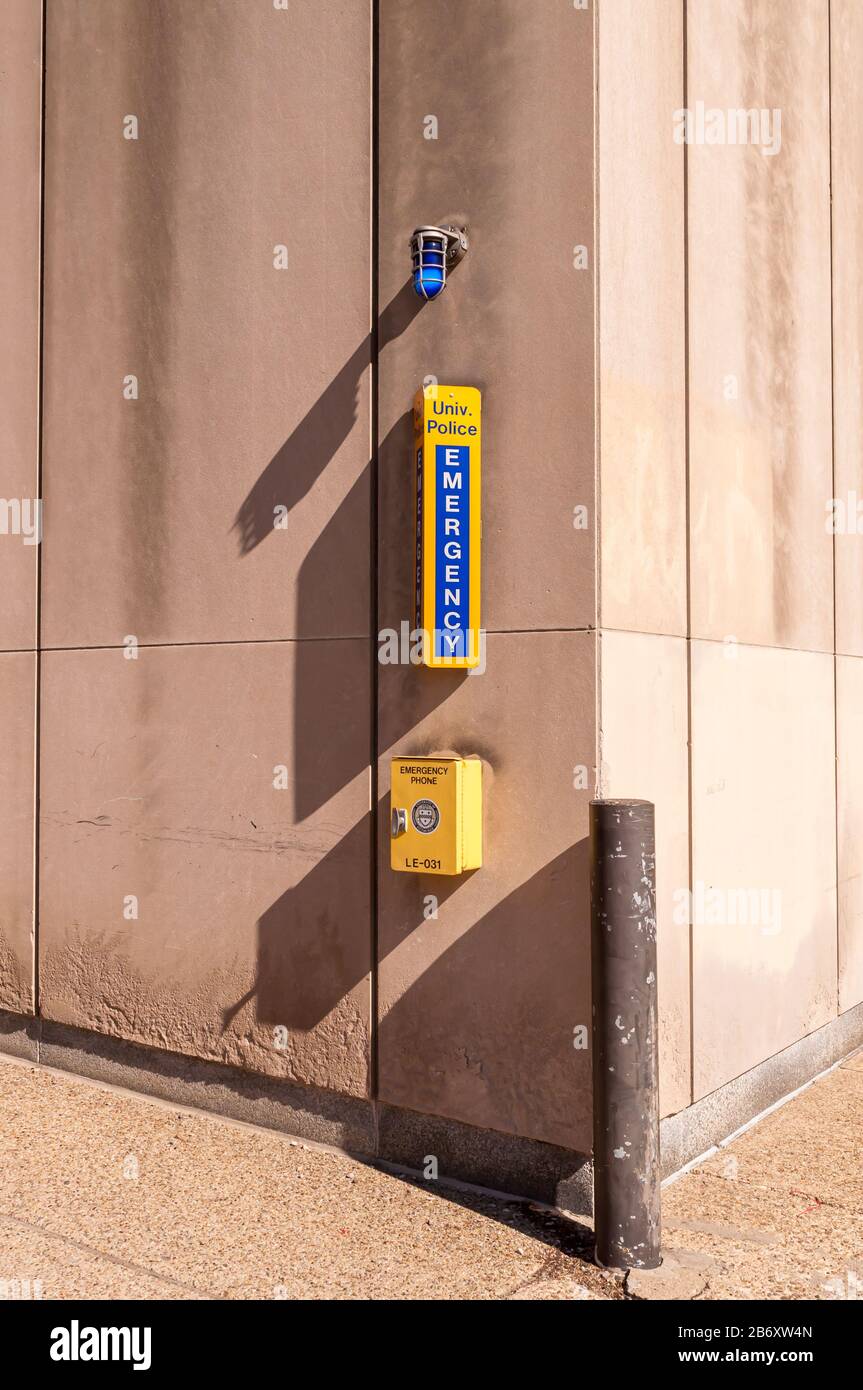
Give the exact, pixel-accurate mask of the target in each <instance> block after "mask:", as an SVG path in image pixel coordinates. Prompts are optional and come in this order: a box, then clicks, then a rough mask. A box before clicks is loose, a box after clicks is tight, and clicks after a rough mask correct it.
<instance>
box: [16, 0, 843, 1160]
mask: <svg viewBox="0 0 863 1390" xmlns="http://www.w3.org/2000/svg"><path fill="white" fill-rule="evenodd" d="M47 13H48V27H47V33H46V35H45V36H44V41H45V55H46V62H45V64H44V67H43V62H42V35H41V32H40V25H41V4H40V3H39V0H8V3H7V5H6V6H5V7H4V8H3V12H2V15H0V40H2V46H3V50H4V54H5V55H6V58H5V59H4V73H3V76H2V82H0V100H2V114H3V117H4V119H3V120H2V122H0V165H2V174H3V180H4V189H5V190H7V193H8V198H7V206H6V207H5V208H4V212H3V216H2V220H0V276H2V279H3V286H2V289H3V294H2V296H0V303H2V312H3V314H4V316H5V317H4V320H3V324H2V330H0V365H2V368H3V370H2V371H0V400H2V407H3V416H2V430H3V438H2V445H3V475H2V487H0V493H2V494H3V495H4V496H6V497H7V498H9V497H11V498H15V497H19V498H22V499H23V498H33V497H35V496H36V495H37V493H38V491H39V486H40V483H39V478H38V469H39V464H40V458H41V493H42V496H43V497H44V503H45V512H44V543H43V545H42V547H41V552H40V551H39V548H38V547H36V546H25V545H23V544H22V543H21V542H20V538H15V537H11V536H3V537H0V582H2V585H3V596H4V602H3V605H2V611H0V735H2V744H0V748H2V755H0V816H2V824H0V1008H5V1009H9V1010H13V1011H17V1012H28V1011H32V1010H34V1009H38V1011H39V1012H40V1013H41V1014H42V1015H43V1016H44V1017H45V1018H46V1019H49V1020H54V1021H56V1022H59V1023H66V1024H72V1025H75V1026H77V1027H82V1028H86V1029H92V1030H96V1031H98V1032H101V1033H105V1034H108V1035H110V1036H114V1037H119V1038H127V1039H131V1040H133V1041H138V1042H143V1043H146V1044H149V1045H151V1046H155V1047H158V1048H163V1049H166V1050H171V1051H175V1052H179V1053H185V1054H189V1055H192V1056H200V1057H204V1058H211V1059H217V1060H221V1061H226V1062H229V1063H233V1064H236V1065H239V1066H241V1067H244V1068H246V1069H248V1070H250V1071H253V1072H255V1071H257V1072H265V1073H267V1074H268V1075H272V1076H277V1077H284V1078H287V1079H289V1080H291V1081H296V1082H301V1083H306V1084H309V1085H315V1086H319V1087H322V1088H325V1089H329V1090H332V1091H336V1092H341V1093H345V1094H348V1095H353V1096H360V1097H366V1096H377V1097H379V1098H380V1099H381V1100H382V1101H384V1102H388V1103H390V1104H393V1105H399V1106H404V1107H407V1108H409V1109H415V1110H418V1111H423V1112H427V1113H429V1114H433V1115H441V1116H444V1117H447V1118H449V1119H452V1120H456V1121H464V1122H467V1123H469V1124H473V1125H476V1126H480V1127H487V1128H489V1129H492V1130H498V1131H503V1132H506V1133H509V1134H515V1135H524V1136H527V1137H529V1138H532V1139H539V1140H545V1141H549V1142H551V1143H555V1144H560V1145H564V1146H569V1147H573V1148H576V1149H580V1150H586V1149H587V1148H589V1146H590V1129H591V1122H590V1113H591V1106H590V1060H589V1053H588V1052H586V1051H582V1050H579V1049H577V1048H575V1047H574V1046H573V1041H574V1030H575V1029H576V1028H577V1027H578V1025H580V1024H588V1023H589V994H588V980H589V961H588V937H589V932H588V885H587V825H588V802H589V800H590V797H591V795H593V794H594V791H595V789H596V787H597V786H598V787H599V788H600V789H601V791H602V792H604V793H606V794H611V795H620V796H626V795H634V796H646V797H650V798H651V799H653V800H654V801H655V802H656V807H657V829H658V852H659V912H660V943H659V950H660V958H659V970H660V982H661V988H660V1002H661V1015H662V1034H661V1048H662V1052H661V1090H662V1096H661V1100H662V1109H663V1113H665V1114H669V1113H672V1112H674V1111H677V1110H680V1109H681V1108H683V1107H685V1106H686V1105H687V1104H689V1103H690V1101H691V1100H693V1099H697V1098H699V1097H700V1096H702V1095H704V1094H705V1093H707V1092H708V1091H710V1090H712V1089H714V1088H716V1087H717V1086H719V1085H721V1084H722V1083H723V1082H725V1081H728V1080H730V1079H731V1078H733V1077H735V1076H737V1075H739V1074H740V1073H741V1072H743V1071H746V1070H747V1069H749V1068H751V1067H752V1066H754V1065H755V1064H756V1063H758V1062H759V1061H761V1060H762V1059H764V1058H766V1057H769V1056H771V1055H772V1054H773V1053H775V1052H776V1051H778V1050H780V1049H782V1048H783V1047H785V1046H787V1045H788V1044H789V1043H791V1042H793V1041H795V1040H796V1039H798V1038H800V1037H802V1036H804V1035H805V1034H806V1033H807V1032H809V1031H811V1030H813V1029H815V1028H817V1027H818V1026H819V1025H820V1024H822V1023H824V1022H827V1021H828V1020H830V1019H831V1018H834V1017H836V1015H837V1011H842V1010H845V1009H848V1008H849V1007H851V1006H852V1005H854V1004H856V1003H857V1002H858V1001H860V999H861V998H863V894H861V892H860V890H859V882H860V879H861V874H863V852H861V850H860V849H859V848H858V846H859V843H860V840H861V831H863V741H861V739H860V738H859V736H858V735H857V733H856V728H857V719H856V712H857V709H858V707H859V704H860V698H859V697H860V696H861V695H863V676H861V675H860V674H859V672H858V666H859V665H860V663H861V662H863V625H862V624H861V620H860V618H859V609H860V603H859V598H860V596H861V580H860V574H861V572H863V569H861V558H860V555H861V552H860V549H859V547H860V546H861V544H863V542H861V539H860V536H858V535H856V534H846V535H842V536H835V537H834V536H832V535H830V534H829V532H828V530H827V529H826V527H825V519H826V506H827V503H828V501H829V499H830V498H831V497H833V496H834V495H835V496H838V497H840V498H844V497H846V494H847V493H848V492H849V491H851V490H853V489H854V488H859V489H860V491H861V493H863V479H861V478H860V477H859V474H860V471H861V469H860V463H859V457H858V456H859V452H860V450H859V438H860V429H859V424H860V405H859V396H860V393H859V380H860V354H861V345H860V322H861V310H863V298H862V297H861V284H863V279H861V270H860V266H861V260H860V254H859V225H860V216H859V212H860V202H861V191H860V190H861V187H863V182H861V180H863V165H861V142H860V137H859V134H858V132H859V129H860V128H861V122H860V119H859V115H860V110H859V108H860V100H861V99H860V97H859V96H858V85H859V84H858V82H857V73H858V69H859V55H860V53H861V51H863V20H861V17H860V14H859V7H858V6H857V5H856V3H855V2H854V0H833V3H832V6H830V7H829V8H828V4H827V0H794V5H793V14H792V7H791V6H790V5H789V4H788V3H787V0H689V3H688V5H687V4H686V3H685V0H594V2H593V3H590V4H589V5H588V6H587V8H581V7H580V6H577V5H575V4H568V3H564V2H562V0H531V3H530V4H529V5H528V4H525V3H524V0H470V3H469V4H465V3H463V0H413V3H410V4H406V3H403V0H381V2H380V4H379V5H378V6H377V7H373V6H372V4H371V3H370V0H291V4H290V5H289V7H288V8H287V9H277V8H276V7H275V6H274V5H271V4H269V3H261V4H256V5H247V4H243V5H239V4H237V3H236V0H202V3H200V4H195V5H192V4H176V3H168V0H123V3H122V4H118V3H116V0H51V4H50V5H49V6H48V12H47ZM375 14H377V25H376V26H375V25H374V23H373V20H374V15H375ZM375 45H377V47H375ZM375 53H377V59H378V61H377V66H375V63H374V57H375ZM43 72H44V81H45V91H44V110H45V131H44V246H43V248H42V249H43V251H44V255H43V256H41V257H40V237H39V221H40V164H41V158H42V147H43V142H42V139H41V109H42V95H43V93H42V84H43ZM831 84H832V85H831ZM699 101H700V102H703V103H705V105H706V106H708V107H711V106H713V107H718V108H726V109H728V108H737V107H742V108H749V107H754V108H760V107H762V106H763V107H765V108H766V109H767V110H768V111H772V110H773V109H774V108H778V109H779V110H780V111H781V118H782V127H781V131H782V140H781V148H780V149H779V150H778V151H777V153H775V154H772V155H771V154H765V153H764V152H763V151H762V150H761V149H760V148H758V147H757V146H756V147H753V146H751V145H748V146H739V145H738V146H728V145H715V144H711V145H697V144H692V145H689V146H686V147H684V146H683V145H681V144H680V143H676V142H675V140H674V136H673V132H674V113H675V111H676V110H678V109H679V108H682V107H683V106H685V105H690V106H694V105H695V103H696V102H699ZM130 135H134V136H135V137H136V138H127V136H130ZM831 165H832V178H833V212H832V219H831V204H830V179H831ZM375 171H376V172H377V182H376V181H375V177H374V176H375ZM375 188H377V200H376V201H375V198H374V193H375ZM460 220H464V221H466V222H467V223H468V226H469V231H470V237H471V247H472V249H471V251H470V253H469V255H468V256H467V258H466V260H465V261H464V262H463V263H462V264H461V265H460V266H459V267H458V269H457V270H456V271H455V273H454V275H453V278H452V283H451V285H450V287H449V288H448V289H447V291H446V292H445V294H444V295H443V297H442V298H441V299H440V301H439V302H437V303H435V304H432V305H429V306H426V307H421V306H420V304H419V301H418V300H417V299H416V298H415V296H414V295H413V294H412V291H411V290H410V287H409V285H408V283H407V282H408V270H409V261H408V248H407V241H408V237H409V235H410V232H411V230H412V229H413V227H414V226H415V225H417V224H419V223H426V222H434V221H460ZM831 247H832V255H831ZM42 274H44V295H43V300H42V304H41V314H42V325H43V331H42V336H41V344H40V335H39V323H40V299H39V291H40V276H41V275H42ZM40 350H41V354H42V358H43V371H42V374H41V381H42V392H43V394H42V403H41V422H42V430H41V453H40V437H39V430H38V422H39V419H40V411H39V396H38V393H39V384H40V371H39V355H40ZM428 376H435V377H437V378H438V379H439V380H440V381H447V380H449V381H453V382H457V383H465V384H473V385H476V386H479V387H480V388H481V389H482V391H483V398H484V411H485V413H484V516H483V520H484V527H483V572H484V579H483V594H484V596H483V626H484V628H485V632H486V644H485V667H484V669H483V670H482V672H481V673H479V674H476V675H471V676H467V675H459V674H457V673H453V672H435V671H426V670H422V669H418V668H417V667H415V666H413V665H410V664H407V665H405V664H399V665H382V664H380V662H379V661H378V638H379V634H380V633H381V632H382V631H385V630H387V629H396V630H398V629H399V627H400V625H401V624H402V623H405V622H407V623H410V622H411V620H412V614H411V587H412V586H411V570H412V564H411V544H412V517H411V507H412V471H411V467H410V441H411V428H410V418H409V411H410V406H411V402H412V399H413V395H414V392H415V390H416V388H417V386H419V385H420V384H421V383H422V382H423V380H424V379H425V378H427V377H428ZM597 477H598V479H599V487H598V488H597ZM582 509H583V510H582ZM283 517H284V518H285V519H286V523H287V524H286V525H285V526H282V525H275V524H274V523H276V522H278V521H280V520H281V519H282V518H283ZM582 517H583V518H586V521H587V525H586V526H582V525H581V524H580V520H581V518H582ZM861 530H863V523H861ZM12 542H14V544H13V543H12ZM37 557H39V559H37ZM39 560H40V561H41V563H39ZM834 567H835V585H834ZM834 633H835V637H834ZM37 694H38V699H37ZM37 745H38V788H37V789H36V790H37V791H38V813H39V814H38V821H37V820H35V819H34V788H35V777H36V768H37V758H36V751H37ZM837 746H838V751H839V761H838V778H837V773H836V767H837V764H836V762H835V751H836V747H837ZM442 749H457V750H459V751H462V752H464V753H477V754H479V755H481V756H482V758H483V760H484V764H485V788H486V841H485V843H486V853H485V864H484V867H483V869H482V870H481V871H479V872H477V873H474V874H471V875H468V876H465V878H464V879H459V880H453V881H449V882H448V881H444V880H441V879H437V878H435V879H429V880H426V879H422V878H416V879H415V878H413V877H412V876H406V875H393V874H392V873H391V872H390V870H389V868H388V857H389V856H388V841H387V837H388V817H387V812H388V791H389V759H390V756H391V755H392V754H394V753H402V754H403V753H417V754H420V753H426V752H432V751H435V750H442ZM37 824H38V856H37V858H38V865H37V867H38V885H37V886H38V894H37V895H36V896H34V872H33V869H34V842H35V840H36V833H35V829H36V825H37ZM376 854H377V858H376V857H375V856H376ZM837 862H838V892H837ZM699 884H701V885H703V888H704V891H707V890H711V889H717V888H718V889H720V890H721V891H722V892H724V893H725V894H726V900H727V898H728V894H732V893H734V892H738V893H739V892H743V893H749V892H752V891H755V892H756V894H758V893H760V892H761V891H762V890H764V891H766V892H767V894H768V898H767V899H765V903H766V907H767V912H768V917H767V919H766V920H765V921H763V922H756V923H755V924H752V923H749V924H747V923H741V922H735V923H730V922H728V921H722V920H720V921H719V922H718V923H717V922H714V921H703V920H701V918H702V917H703V916H704V903H703V902H700V901H698V900H696V906H697V908H698V912H697V913H696V914H695V916H696V919H697V920H692V916H693V914H692V913H691V912H690V910H689V902H688V900H687V901H685V902H684V905H683V910H682V911H681V908H680V903H679V898H680V895H681V894H684V895H686V894H687V893H688V892H689V890H690V889H691V888H694V887H697V885H699ZM771 894H776V895H778V896H777V897H776V899H775V901H776V902H778V903H779V904H780V914H779V917H778V918H777V916H776V913H775V912H774V911H773V905H774V898H773V897H771V896H769V895H771ZM432 898H433V899H434V902H432V901H431V899H432ZM37 901H38V922H37V927H38V936H34V903H35V902H37ZM708 915H709V913H708ZM714 915H715V912H714ZM727 915H728V914H727V912H726V916H727ZM720 916H721V910H720ZM34 944H37V945H38V949H37V950H35V951H34Z"/></svg>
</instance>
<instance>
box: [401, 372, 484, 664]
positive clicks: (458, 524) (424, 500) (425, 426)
mask: <svg viewBox="0 0 863 1390" xmlns="http://www.w3.org/2000/svg"><path fill="white" fill-rule="evenodd" d="M481 428H482V422H481V397H480V393H479V391H478V390H477V388H476V387H475V386H429V387H427V388H426V389H425V390H420V391H418V392H417V394H416V399H415V401H414V463H415V466H416V534H415V541H414V561H415V609H416V611H415V625H416V627H417V628H418V629H419V630H420V631H421V632H422V634H423V643H422V651H423V662H424V664H425V665H426V666H435V667H445V668H449V667H453V666H478V665H479V662H480V632H479V621H480V618H479V585H480V536H481V527H480V448H481V438H482V436H481Z"/></svg>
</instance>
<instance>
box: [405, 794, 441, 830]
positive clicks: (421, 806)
mask: <svg viewBox="0 0 863 1390" xmlns="http://www.w3.org/2000/svg"><path fill="white" fill-rule="evenodd" d="M411 820H412V821H413V823H414V825H415V826H416V828H417V830H418V831H419V832H420V834H421V835H430V834H431V833H432V831H433V830H437V828H438V825H439V824H440V811H439V810H438V808H437V806H436V805H435V804H434V802H433V801H427V800H425V799H423V800H422V801H415V802H414V807H413V810H412V811H411Z"/></svg>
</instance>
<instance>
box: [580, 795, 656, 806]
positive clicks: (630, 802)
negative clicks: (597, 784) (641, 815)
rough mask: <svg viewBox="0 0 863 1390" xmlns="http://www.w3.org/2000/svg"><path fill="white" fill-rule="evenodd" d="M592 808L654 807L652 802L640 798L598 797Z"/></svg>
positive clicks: (592, 803) (592, 802)
mask: <svg viewBox="0 0 863 1390" xmlns="http://www.w3.org/2000/svg"><path fill="white" fill-rule="evenodd" d="M590 804H591V806H652V805H653V802H652V801H644V800H643V799H642V798H641V797H638V796H598V797H596V798H595V799H594V800H593V801H591V803H590Z"/></svg>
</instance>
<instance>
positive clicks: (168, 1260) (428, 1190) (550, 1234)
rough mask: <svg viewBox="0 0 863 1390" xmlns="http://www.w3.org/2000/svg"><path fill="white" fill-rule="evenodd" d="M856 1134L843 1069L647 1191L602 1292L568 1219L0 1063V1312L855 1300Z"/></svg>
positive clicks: (860, 1075)
mask: <svg viewBox="0 0 863 1390" xmlns="http://www.w3.org/2000/svg"><path fill="white" fill-rule="evenodd" d="M861 1127H863V1060H861V1056H860V1055H858V1057H857V1058H856V1059H851V1060H850V1061H848V1062H847V1063H845V1064H844V1065H843V1066H841V1067H840V1068H838V1069H836V1070H834V1071H833V1072H832V1073H831V1074H830V1075H828V1076H827V1077H825V1078H824V1079H822V1080H821V1081H820V1082H818V1083H816V1085H814V1086H813V1087H811V1088H809V1089H808V1090H807V1091H805V1092H803V1093H802V1094H801V1095H799V1096H798V1097H796V1098H795V1099H794V1100H793V1101H791V1102H790V1103H789V1104H788V1105H787V1106H785V1107H783V1108H781V1109H779V1110H777V1111H775V1112H773V1113H772V1114H771V1115H769V1116H768V1117H766V1118H765V1119H764V1120H763V1121H762V1122H761V1123H760V1124H759V1125H757V1126H756V1127H754V1128H753V1129H750V1130H749V1131H748V1132H747V1133H746V1134H744V1135H743V1136H741V1137H740V1138H739V1139H738V1140H736V1141H734V1143H733V1144H731V1145H729V1146H727V1147H726V1148H724V1149H722V1150H721V1151H720V1152H719V1153H718V1154H716V1155H714V1156H712V1157H711V1158H709V1159H707V1160H706V1161H705V1162H704V1163H703V1164H702V1165H700V1166H699V1167H698V1168H696V1169H694V1170H693V1171H691V1172H689V1173H687V1174H685V1175H684V1176H682V1177H681V1178H679V1179H678V1180H677V1181H676V1182H675V1183H673V1184H672V1185H671V1186H670V1187H668V1188H667V1189H666V1191H665V1193H664V1200H663V1215H664V1228H665V1242H666V1260H665V1263H664V1265H663V1268H662V1270H660V1271H656V1272H652V1273H650V1274H639V1275H634V1274H633V1275H630V1276H628V1277H624V1276H620V1275H617V1274H613V1273H610V1272H605V1271H601V1270H599V1269H597V1268H596V1267H595V1265H593V1263H592V1262H591V1232H590V1229H589V1224H588V1223H586V1222H585V1221H583V1220H574V1219H573V1220H570V1219H567V1218H565V1217H562V1216H560V1215H558V1214H556V1213H553V1212H549V1211H548V1210H546V1209H545V1208H542V1207H539V1206H537V1205H535V1204H531V1203H527V1202H517V1201H510V1202H507V1201H503V1200H501V1199H498V1198H494V1197H490V1196H486V1195H484V1194H481V1193H476V1192H470V1193H468V1192H465V1191H459V1190H454V1189H452V1188H449V1187H445V1186H443V1185H442V1184H441V1183H433V1182H424V1181H423V1180H421V1179H408V1178H405V1177H402V1176H398V1175H395V1174H393V1173H389V1172H383V1171H381V1170H379V1169H375V1168H372V1167H370V1166H368V1165H366V1164H363V1163H360V1162H357V1161H355V1160H353V1159H351V1158H348V1157H346V1156H345V1155H343V1154H340V1153H334V1152H331V1151H328V1150H325V1149H319V1148H312V1147H309V1146H308V1145H306V1144H301V1143H299V1142H296V1141H291V1140H288V1139H286V1138H285V1137H284V1136H283V1135H279V1134H275V1133H270V1132H269V1131H265V1130H259V1129H254V1128H252V1127H250V1126H245V1125H240V1124H236V1123H232V1122H229V1121H224V1120H221V1119H218V1118H215V1117H213V1116H211V1115H207V1114H203V1113H198V1112H192V1111H184V1110H178V1109H176V1108H173V1107H171V1106H168V1105H166V1104H164V1103H163V1102H160V1101H151V1100H148V1099H146V1098H143V1097H141V1096H138V1095H133V1094H131V1093H129V1092H123V1091H118V1090H112V1089H110V1088H108V1087H105V1086H100V1085H98V1084H95V1083H93V1082H90V1081H84V1080H81V1079H78V1078H77V1077H74V1076H70V1075H66V1074H64V1073H60V1072H55V1071H50V1070H48V1069H47V1068H39V1067H34V1066H31V1065H30V1064H28V1063H23V1062H18V1061H14V1060H12V1059H6V1058H3V1059H0V1296H3V1297H7V1298H10V1297H21V1296H27V1294H28V1289H29V1292H30V1296H32V1293H33V1291H34V1289H35V1288H36V1286H37V1284H38V1292H39V1294H40V1295H41V1297H43V1298H52V1299H63V1298H97V1299H109V1298H124V1299H125V1298H131V1299H165V1298H170V1299H201V1298H227V1299H237V1298H266V1299H272V1298H292V1299H293V1298H301V1299H316V1298H359V1299H368V1298H375V1299H422V1298H433V1299H439V1298H442V1299H518V1300H525V1299H553V1300H560V1299H573V1298H574V1299H597V1298H599V1299H623V1298H627V1297H629V1298H633V1297H636V1298H667V1297H671V1298H699V1299H703V1298H724V1297H731V1298H754V1297H767V1298H812V1297H814V1298H836V1297H838V1296H848V1294H849V1293H850V1296H854V1293H855V1292H857V1284H856V1279H857V1277H858V1276H859V1277H860V1279H861V1288H860V1290H859V1292H860V1296H863V1173H861V1161H860V1157H861V1144H860V1134H861ZM843 1291H844V1292H843Z"/></svg>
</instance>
